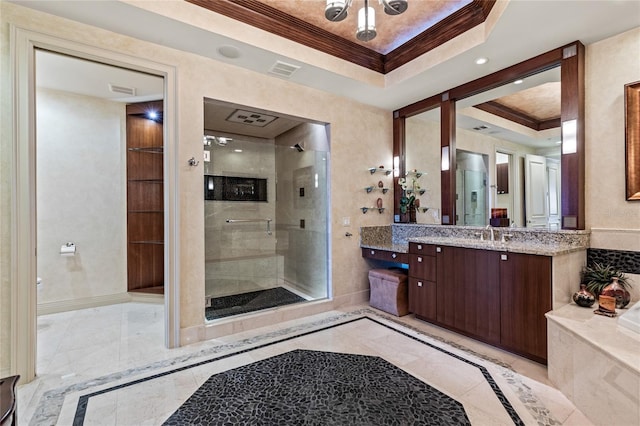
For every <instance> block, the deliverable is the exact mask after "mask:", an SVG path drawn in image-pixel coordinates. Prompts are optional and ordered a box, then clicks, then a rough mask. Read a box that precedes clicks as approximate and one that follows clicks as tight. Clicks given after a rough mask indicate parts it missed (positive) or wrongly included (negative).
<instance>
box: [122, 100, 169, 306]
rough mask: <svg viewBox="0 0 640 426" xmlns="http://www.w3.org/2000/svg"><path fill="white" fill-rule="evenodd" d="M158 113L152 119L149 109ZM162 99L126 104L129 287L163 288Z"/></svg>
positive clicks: (159, 290)
mask: <svg viewBox="0 0 640 426" xmlns="http://www.w3.org/2000/svg"><path fill="white" fill-rule="evenodd" d="M151 111H155V112H156V113H157V117H160V118H155V119H150V118H149V115H148V113H149V112H151ZM161 117H162V101H157V102H143V103H138V104H130V105H127V290H128V291H137V292H145V293H157V294H162V293H163V292H164V181H163V158H164V156H163V128H162V126H163V125H162V120H161Z"/></svg>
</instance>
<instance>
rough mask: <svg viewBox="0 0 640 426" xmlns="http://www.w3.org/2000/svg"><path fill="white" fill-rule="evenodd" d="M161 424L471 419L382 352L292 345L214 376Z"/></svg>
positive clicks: (265, 425) (450, 423) (444, 422)
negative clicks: (294, 347) (295, 347)
mask: <svg viewBox="0 0 640 426" xmlns="http://www.w3.org/2000/svg"><path fill="white" fill-rule="evenodd" d="M164 425H165V426H182V425H251V426H272V425H314V426H315V425H349V426H370V425H420V426H423V425H438V426H457V425H460V426H463V425H470V422H469V418H468V417H467V414H466V413H465V410H464V408H463V406H462V404H461V403H460V402H458V401H456V400H455V399H453V398H451V397H449V396H447V395H445V394H444V393H442V392H440V391H438V390H437V389H435V388H434V387H432V386H429V385H428V384H426V383H423V382H421V381H420V380H418V379H417V378H415V377H413V376H411V375H410V374H408V373H406V372H405V371H403V370H401V369H400V368H398V367H396V366H394V365H393V364H390V363H389V362H387V361H385V360H384V359H382V358H379V357H375V356H365V355H353V354H341V353H331V352H316V351H308V350H294V351H291V352H287V353H284V354H282V355H277V356H274V357H272V358H267V359H265V360H262V361H257V362H254V363H253V364H249V365H245V366H243V367H239V368H235V369H233V370H229V371H226V372H223V373H219V374H215V375H213V376H211V377H210V378H209V379H208V380H207V381H206V382H205V383H204V384H203V385H202V386H201V387H200V388H199V389H198V390H197V391H196V392H195V393H194V394H193V395H192V396H191V397H189V399H187V401H186V402H185V403H184V404H183V405H182V406H181V407H180V408H178V410H177V411H176V412H175V413H173V415H171V417H169V419H167V421H166V422H165V423H164Z"/></svg>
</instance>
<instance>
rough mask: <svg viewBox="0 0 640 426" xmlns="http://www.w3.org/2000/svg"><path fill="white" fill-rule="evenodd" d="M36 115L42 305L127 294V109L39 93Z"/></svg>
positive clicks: (60, 94) (84, 98)
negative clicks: (66, 251)
mask: <svg viewBox="0 0 640 426" xmlns="http://www.w3.org/2000/svg"><path fill="white" fill-rule="evenodd" d="M36 111H37V205H38V214H37V218H38V223H37V227H38V230H37V232H38V257H37V261H38V276H39V277H41V278H42V283H41V284H40V285H39V286H38V304H46V303H50V302H62V301H72V300H74V299H83V298H91V297H96V296H104V295H111V294H118V293H123V292H126V285H127V274H126V214H125V207H126V188H125V182H124V176H125V171H124V167H125V164H124V161H123V158H124V149H125V148H124V142H123V141H124V138H125V136H124V134H123V132H124V129H125V124H124V123H125V108H124V104H123V103H118V102H112V101H106V100H102V99H97V98H92V97H87V96H78V95H75V94H71V93H65V92H58V91H52V90H47V89H39V90H38V91H37V96H36ZM68 241H71V242H74V243H75V244H76V246H77V253H76V255H75V256H70V257H62V256H61V255H60V246H61V245H62V244H64V243H66V242H68ZM34 285H35V283H34Z"/></svg>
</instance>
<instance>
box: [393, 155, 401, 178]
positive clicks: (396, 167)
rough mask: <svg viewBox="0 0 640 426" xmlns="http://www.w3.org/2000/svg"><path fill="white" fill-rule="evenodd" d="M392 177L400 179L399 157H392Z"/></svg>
mask: <svg viewBox="0 0 640 426" xmlns="http://www.w3.org/2000/svg"><path fill="white" fill-rule="evenodd" d="M393 177H400V157H398V156H395V157H393Z"/></svg>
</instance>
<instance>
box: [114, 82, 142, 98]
mask: <svg viewBox="0 0 640 426" xmlns="http://www.w3.org/2000/svg"><path fill="white" fill-rule="evenodd" d="M109 91H110V92H112V93H121V94H123V95H129V96H135V95H136V89H135V87H125V86H118V85H117V84H112V83H109Z"/></svg>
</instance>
